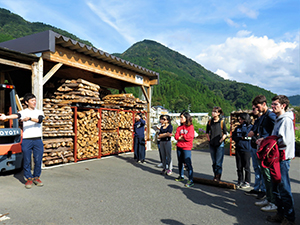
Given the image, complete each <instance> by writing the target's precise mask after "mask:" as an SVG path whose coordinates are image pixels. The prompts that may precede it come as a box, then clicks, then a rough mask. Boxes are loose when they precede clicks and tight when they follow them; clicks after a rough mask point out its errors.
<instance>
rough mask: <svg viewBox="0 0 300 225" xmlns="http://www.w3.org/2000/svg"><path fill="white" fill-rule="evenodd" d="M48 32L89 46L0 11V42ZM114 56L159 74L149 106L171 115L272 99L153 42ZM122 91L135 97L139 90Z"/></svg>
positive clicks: (227, 108)
mask: <svg viewBox="0 0 300 225" xmlns="http://www.w3.org/2000/svg"><path fill="white" fill-rule="evenodd" d="M50 29H51V30H53V31H55V32H57V33H60V34H62V35H64V36H66V37H69V38H72V39H74V40H77V41H79V42H81V43H84V44H87V45H90V46H93V45H92V44H91V43H90V42H89V41H84V40H81V39H79V38H78V37H76V36H75V35H73V34H70V33H69V32H67V31H64V30H61V29H59V28H56V27H53V26H51V25H47V24H43V23H40V22H33V23H31V22H28V21H26V20H24V19H23V18H22V17H20V16H19V15H16V14H14V13H11V12H10V11H8V10H6V9H1V8H0V42H3V41H7V40H11V39H14V38H19V37H23V36H26V35H30V34H33V33H38V32H42V31H45V30H50ZM114 55H117V56H119V57H120V58H123V59H125V60H129V61H131V62H133V63H135V64H137V65H140V66H143V67H145V68H147V69H150V70H154V71H156V72H159V73H160V80H159V85H156V86H154V88H153V98H152V105H162V106H164V107H166V108H167V109H169V110H171V111H173V112H180V111H181V110H183V109H188V108H189V109H190V110H191V111H192V112H209V111H211V109H212V107H213V106H216V105H218V106H221V107H222V108H223V109H224V111H225V112H226V114H227V115H228V114H229V113H230V112H231V111H233V110H236V109H251V101H252V99H253V98H254V97H255V96H256V95H258V94H264V95H266V96H267V98H268V100H269V101H270V99H271V98H272V97H273V96H274V94H273V93H271V92H270V91H266V90H264V89H262V88H259V87H257V86H253V85H249V84H244V83H238V82H235V81H229V80H225V79H223V78H222V77H220V76H218V75H216V74H214V73H212V72H211V71H208V70H206V69H205V68H204V67H203V66H201V65H200V64H198V63H196V62H195V61H193V60H191V59H189V58H187V57H185V56H184V55H182V54H180V53H178V52H175V51H173V50H171V49H169V48H167V47H165V46H163V45H161V44H159V43H157V42H155V41H151V40H144V41H141V42H138V43H136V44H134V45H133V46H131V47H130V48H129V49H128V50H126V51H125V52H124V53H122V54H118V53H116V54H114ZM126 91H128V92H133V93H134V94H135V96H136V97H138V95H139V91H140V89H139V88H131V89H126Z"/></svg>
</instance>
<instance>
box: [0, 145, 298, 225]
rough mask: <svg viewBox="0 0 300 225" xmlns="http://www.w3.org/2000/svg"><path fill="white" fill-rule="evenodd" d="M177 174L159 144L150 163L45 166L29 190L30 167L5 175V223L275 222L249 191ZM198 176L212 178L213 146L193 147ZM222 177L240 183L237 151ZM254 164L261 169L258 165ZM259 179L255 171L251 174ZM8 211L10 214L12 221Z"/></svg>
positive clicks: (111, 160)
mask: <svg viewBox="0 0 300 225" xmlns="http://www.w3.org/2000/svg"><path fill="white" fill-rule="evenodd" d="M172 156H173V165H174V169H173V174H172V175H171V176H165V175H161V174H160V171H161V169H160V168H157V167H156V165H157V164H158V163H159V161H158V159H159V157H158V151H157V150H152V151H147V153H146V164H137V163H136V162H135V161H134V160H133V154H132V153H127V154H120V155H118V156H109V157H103V158H101V159H96V160H87V161H82V162H78V163H71V164H67V165H64V166H56V167H51V168H47V169H44V170H43V171H42V176H41V180H42V181H43V183H44V186H43V187H37V186H33V187H32V189H25V188H24V184H25V180H24V178H23V173H22V172H20V173H10V174H1V175H0V189H1V192H0V214H2V215H6V216H3V217H0V224H6V225H11V224H16V225H22V224H28V225H34V224H36V225H54V224H62V225H64V224H66V225H67V224H84V225H85V224H86V225H93V224H132V225H135V224H139V225H143V224H172V225H173V224H174V225H190V224H213V225H218V224H222V225H223V224H245V225H247V224H272V223H270V222H267V221H266V217H267V216H268V215H272V213H267V212H263V211H261V210H260V208H259V207H257V206H255V205H254V203H255V201H257V199H256V198H255V197H253V196H246V195H245V194H244V191H246V190H251V188H249V189H242V190H239V189H238V190H232V189H226V188H219V187H214V186H207V185H203V184H195V185H194V186H193V187H191V188H187V187H185V186H184V184H185V182H186V180H185V181H184V182H176V181H175V180H174V179H175V178H176V177H177V176H178V169H177V157H176V151H172ZM192 163H193V167H194V176H195V177H200V178H207V179H212V169H211V159H210V154H209V152H208V150H194V151H193V152H192ZM223 167H224V168H223V175H222V180H223V181H227V182H232V183H236V181H237V175H236V165H235V157H234V156H229V155H228V154H226V155H225V158H224V163H223ZM252 171H253V169H252ZM251 179H252V185H253V181H254V173H253V172H252V175H251ZM290 179H291V186H292V192H293V196H294V200H295V210H296V216H298V218H297V219H296V223H297V224H300V214H299V212H300V158H299V157H296V158H295V159H294V160H292V163H291V169H290ZM4 218H5V220H4Z"/></svg>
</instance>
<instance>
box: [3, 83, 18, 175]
mask: <svg viewBox="0 0 300 225" xmlns="http://www.w3.org/2000/svg"><path fill="white" fill-rule="evenodd" d="M0 96H2V98H1V99H2V100H4V102H5V104H3V106H4V108H5V110H8V111H9V114H15V113H17V104H16V98H15V96H16V94H15V86H14V85H7V84H0ZM3 96H4V97H3ZM0 113H1V114H2V113H5V112H0ZM21 143H22V130H21V129H20V128H19V121H18V119H14V120H8V121H0V172H1V173H2V172H6V171H10V170H18V169H21V168H22V159H23V155H22V150H21Z"/></svg>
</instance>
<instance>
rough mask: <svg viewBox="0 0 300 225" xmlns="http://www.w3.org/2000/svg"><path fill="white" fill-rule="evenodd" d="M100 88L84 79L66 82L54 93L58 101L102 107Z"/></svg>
mask: <svg viewBox="0 0 300 225" xmlns="http://www.w3.org/2000/svg"><path fill="white" fill-rule="evenodd" d="M99 91H100V86H99V85H97V84H94V83H91V82H89V81H86V80H83V79H77V80H65V81H64V83H63V84H62V85H61V86H60V87H58V88H57V91H56V92H54V95H55V96H56V99H61V100H70V101H71V102H72V103H88V104H97V105H101V104H102V103H103V102H102V101H101V99H100V97H99V95H100V94H99Z"/></svg>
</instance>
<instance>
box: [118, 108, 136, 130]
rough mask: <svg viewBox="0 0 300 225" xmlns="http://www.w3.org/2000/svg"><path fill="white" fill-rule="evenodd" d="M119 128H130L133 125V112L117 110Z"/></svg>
mask: <svg viewBox="0 0 300 225" xmlns="http://www.w3.org/2000/svg"><path fill="white" fill-rule="evenodd" d="M118 116H119V118H118V121H119V128H124V129H125V128H126V129H131V128H132V127H133V113H132V112H130V111H119V115H118Z"/></svg>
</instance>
